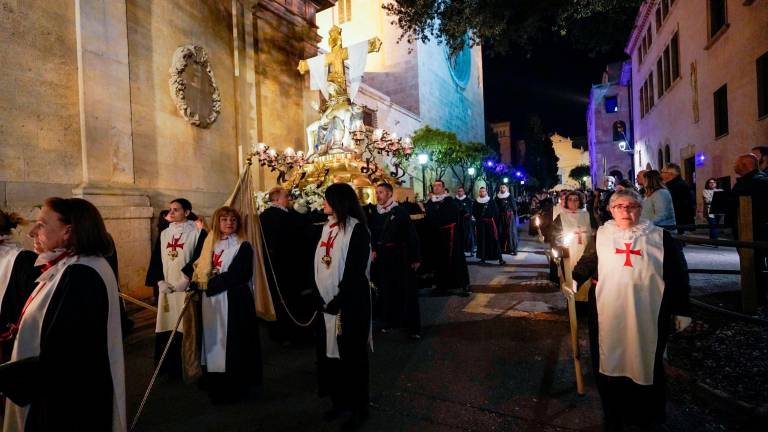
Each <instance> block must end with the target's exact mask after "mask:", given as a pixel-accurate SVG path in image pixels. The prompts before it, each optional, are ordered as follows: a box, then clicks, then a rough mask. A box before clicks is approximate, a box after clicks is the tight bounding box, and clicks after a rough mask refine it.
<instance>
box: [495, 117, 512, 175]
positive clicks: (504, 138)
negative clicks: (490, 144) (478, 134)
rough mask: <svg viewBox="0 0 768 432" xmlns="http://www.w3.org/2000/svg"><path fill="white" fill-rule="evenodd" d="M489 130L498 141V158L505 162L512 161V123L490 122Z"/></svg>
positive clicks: (509, 162)
mask: <svg viewBox="0 0 768 432" xmlns="http://www.w3.org/2000/svg"><path fill="white" fill-rule="evenodd" d="M490 126H491V130H492V131H493V133H495V134H496V140H497V141H498V142H499V153H500V154H499V158H500V159H501V161H502V162H503V163H505V164H508V165H509V164H511V163H512V123H511V122H508V121H506V122H499V123H491V125H490Z"/></svg>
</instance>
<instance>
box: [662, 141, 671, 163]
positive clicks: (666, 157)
mask: <svg viewBox="0 0 768 432" xmlns="http://www.w3.org/2000/svg"><path fill="white" fill-rule="evenodd" d="M670 156H671V152H670V151H669V144H667V145H665V146H664V163H665V164H668V163H670V162H672V158H671V157H670ZM662 168H663V167H662Z"/></svg>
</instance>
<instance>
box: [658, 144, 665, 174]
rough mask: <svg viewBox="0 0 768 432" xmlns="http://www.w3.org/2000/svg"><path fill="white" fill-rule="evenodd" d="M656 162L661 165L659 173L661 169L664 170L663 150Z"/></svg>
mask: <svg viewBox="0 0 768 432" xmlns="http://www.w3.org/2000/svg"><path fill="white" fill-rule="evenodd" d="M656 162H657V163H658V164H659V166H658V168H659V171H661V169H662V168H664V153H663V152H662V151H661V149H659V152H658V154H657V155H656Z"/></svg>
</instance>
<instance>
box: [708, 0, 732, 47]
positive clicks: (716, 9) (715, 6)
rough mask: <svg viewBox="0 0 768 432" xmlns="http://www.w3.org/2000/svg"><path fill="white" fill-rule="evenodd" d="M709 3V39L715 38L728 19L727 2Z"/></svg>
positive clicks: (713, 0) (718, 0) (710, 1)
mask: <svg viewBox="0 0 768 432" xmlns="http://www.w3.org/2000/svg"><path fill="white" fill-rule="evenodd" d="M708 1H709V37H710V39H711V38H713V37H714V36H715V35H716V34H717V33H718V32H719V31H720V30H721V29H722V28H723V27H725V25H726V24H727V21H728V18H727V14H726V5H727V3H726V0H708Z"/></svg>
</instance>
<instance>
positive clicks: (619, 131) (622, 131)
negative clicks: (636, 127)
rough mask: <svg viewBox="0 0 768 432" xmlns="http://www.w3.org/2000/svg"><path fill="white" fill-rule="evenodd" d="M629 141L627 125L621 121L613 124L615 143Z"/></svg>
mask: <svg viewBox="0 0 768 432" xmlns="http://www.w3.org/2000/svg"><path fill="white" fill-rule="evenodd" d="M626 140H627V124H626V123H624V122H623V121H621V120H617V121H615V122H613V141H614V142H615V141H626Z"/></svg>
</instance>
